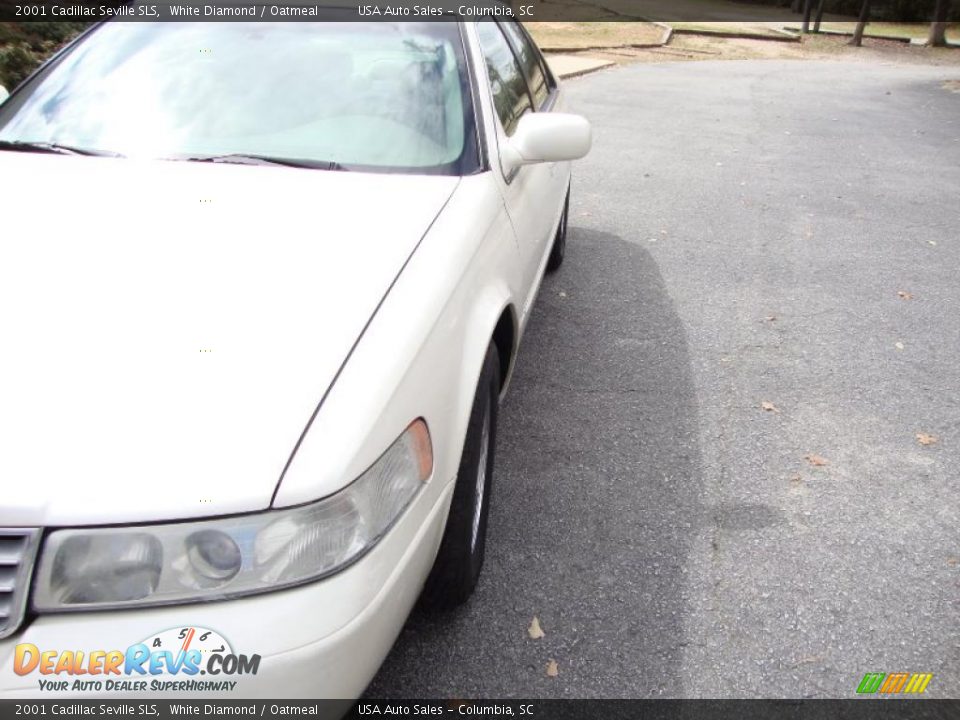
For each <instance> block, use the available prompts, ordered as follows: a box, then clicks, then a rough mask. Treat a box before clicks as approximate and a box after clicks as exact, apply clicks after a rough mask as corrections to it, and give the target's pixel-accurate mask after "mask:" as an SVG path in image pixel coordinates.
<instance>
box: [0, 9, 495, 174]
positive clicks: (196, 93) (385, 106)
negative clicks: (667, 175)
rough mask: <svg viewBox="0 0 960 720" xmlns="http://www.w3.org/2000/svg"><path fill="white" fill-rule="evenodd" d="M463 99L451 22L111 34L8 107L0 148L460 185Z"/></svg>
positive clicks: (135, 28)
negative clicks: (232, 159) (437, 176)
mask: <svg viewBox="0 0 960 720" xmlns="http://www.w3.org/2000/svg"><path fill="white" fill-rule="evenodd" d="M468 87H469V86H468V84H467V79H466V73H465V69H464V61H463V48H462V44H461V40H460V33H459V28H458V27H457V25H456V24H455V23H412V22H411V23H380V22H377V23H344V22H329V23H269V24H266V23H264V24H259V23H202V22H201V23H124V22H111V23H107V24H105V25H103V26H101V27H100V28H98V29H97V30H96V31H94V32H92V33H90V34H89V35H88V36H87V37H86V38H84V39H83V40H82V41H81V42H79V43H78V44H77V45H75V46H74V47H73V48H71V50H70V51H69V52H67V53H66V54H65V55H64V56H62V57H61V58H59V59H58V60H57V61H56V62H55V63H53V64H52V65H51V66H49V67H47V68H46V69H45V70H43V71H42V72H41V73H40V74H38V75H37V76H35V77H34V78H33V79H32V80H30V81H29V82H28V83H27V84H26V85H25V86H24V87H22V88H20V89H19V91H18V92H16V93H15V94H14V95H13V96H11V98H10V99H9V101H8V102H7V103H5V104H4V105H3V106H2V108H0V141H6V143H7V144H6V145H5V147H7V148H10V147H11V145H10V144H9V143H12V142H13V143H47V144H52V145H59V146H66V147H71V148H75V149H78V150H82V151H87V152H92V153H104V154H120V155H123V156H127V157H146V158H167V159H204V158H211V157H220V156H235V155H239V156H247V155H249V156H258V157H269V158H277V159H286V160H292V161H305V162H306V163H310V162H315V163H318V164H329V166H330V167H337V166H339V167H343V168H346V169H364V170H382V171H391V170H392V171H404V172H423V173H443V174H458V175H459V174H466V173H467V172H470V171H472V170H473V169H475V166H476V164H477V153H476V141H475V133H474V125H473V119H472V109H471V107H470V105H469V102H470V94H469V91H468ZM318 166H319V165H318Z"/></svg>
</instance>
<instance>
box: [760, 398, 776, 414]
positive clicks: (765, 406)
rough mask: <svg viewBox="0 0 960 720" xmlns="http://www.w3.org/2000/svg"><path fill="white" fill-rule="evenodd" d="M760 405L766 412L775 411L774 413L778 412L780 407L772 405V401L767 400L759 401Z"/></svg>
mask: <svg viewBox="0 0 960 720" xmlns="http://www.w3.org/2000/svg"><path fill="white" fill-rule="evenodd" d="M760 407H762V408H763V409H764V410H766V411H767V412H775V413H778V412H780V409H779V408H778V407H777V406H776V405H774V404H773V403H772V402H767V401H766V400H764V401H763V402H762V403H760Z"/></svg>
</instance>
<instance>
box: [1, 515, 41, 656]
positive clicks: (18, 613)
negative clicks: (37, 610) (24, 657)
mask: <svg viewBox="0 0 960 720" xmlns="http://www.w3.org/2000/svg"><path fill="white" fill-rule="evenodd" d="M39 540H40V531H39V530H34V529H31V528H0V638H5V637H7V635H12V634H13V632H14V631H15V630H16V629H17V628H18V627H19V626H20V622H21V621H22V620H23V612H24V608H25V607H26V604H27V592H28V590H29V588H30V573H31V572H32V571H33V561H34V558H35V557H36V554H37V545H38V544H39Z"/></svg>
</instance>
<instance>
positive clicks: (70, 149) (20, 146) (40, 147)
mask: <svg viewBox="0 0 960 720" xmlns="http://www.w3.org/2000/svg"><path fill="white" fill-rule="evenodd" d="M0 150H17V151H20V152H41V153H57V154H59V155H95V156H97V157H123V155H121V154H120V153H116V152H109V151H107V150H91V149H90V148H80V147H74V146H72V145H63V144H61V143H48V142H26V141H23V140H0Z"/></svg>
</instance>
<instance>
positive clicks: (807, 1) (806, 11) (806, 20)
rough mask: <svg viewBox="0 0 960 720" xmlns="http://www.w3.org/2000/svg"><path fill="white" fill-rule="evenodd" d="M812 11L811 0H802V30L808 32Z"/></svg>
mask: <svg viewBox="0 0 960 720" xmlns="http://www.w3.org/2000/svg"><path fill="white" fill-rule="evenodd" d="M812 11H813V0H804V2H803V30H802V31H801V32H803V33H804V34H806V33H808V32H810V13H811V12H812Z"/></svg>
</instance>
